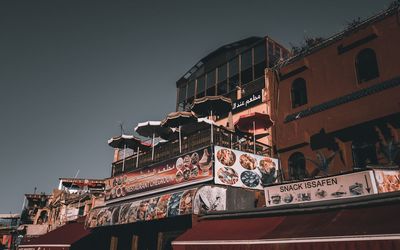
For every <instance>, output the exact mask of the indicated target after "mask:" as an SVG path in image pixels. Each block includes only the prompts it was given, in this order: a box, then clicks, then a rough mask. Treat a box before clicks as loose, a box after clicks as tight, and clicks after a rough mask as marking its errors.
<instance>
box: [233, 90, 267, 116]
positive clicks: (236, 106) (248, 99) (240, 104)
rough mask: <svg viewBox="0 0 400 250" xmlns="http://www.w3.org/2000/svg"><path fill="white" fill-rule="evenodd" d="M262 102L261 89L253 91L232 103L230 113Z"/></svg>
mask: <svg viewBox="0 0 400 250" xmlns="http://www.w3.org/2000/svg"><path fill="white" fill-rule="evenodd" d="M260 103H262V90H260V91H257V92H255V93H254V94H252V95H248V96H245V97H243V98H240V99H239V100H237V101H235V102H233V103H232V113H234V114H235V113H238V112H240V111H243V110H245V109H248V108H251V107H254V106H256V105H258V104H260Z"/></svg>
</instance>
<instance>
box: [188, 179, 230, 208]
mask: <svg viewBox="0 0 400 250" xmlns="http://www.w3.org/2000/svg"><path fill="white" fill-rule="evenodd" d="M224 210H226V188H225V187H219V186H203V187H201V188H199V189H198V190H197V192H196V196H195V198H194V208H193V213H194V214H205V213H208V212H211V211H224Z"/></svg>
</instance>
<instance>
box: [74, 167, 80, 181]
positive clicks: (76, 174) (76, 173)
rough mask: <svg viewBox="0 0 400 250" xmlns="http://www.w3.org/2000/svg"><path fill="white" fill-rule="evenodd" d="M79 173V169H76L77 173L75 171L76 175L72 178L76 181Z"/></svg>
mask: <svg viewBox="0 0 400 250" xmlns="http://www.w3.org/2000/svg"><path fill="white" fill-rule="evenodd" d="M79 171H80V169H78V171H76V174H75V176H74V179H76V177H78V174H79Z"/></svg>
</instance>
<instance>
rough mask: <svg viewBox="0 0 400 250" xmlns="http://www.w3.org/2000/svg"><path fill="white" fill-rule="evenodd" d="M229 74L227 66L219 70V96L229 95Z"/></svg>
mask: <svg viewBox="0 0 400 250" xmlns="http://www.w3.org/2000/svg"><path fill="white" fill-rule="evenodd" d="M227 73H228V72H227V70H226V64H224V65H222V66H221V67H219V68H218V83H217V95H224V94H226V93H228V81H227Z"/></svg>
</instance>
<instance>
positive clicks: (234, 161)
mask: <svg viewBox="0 0 400 250" xmlns="http://www.w3.org/2000/svg"><path fill="white" fill-rule="evenodd" d="M214 156H215V159H214V161H215V167H214V172H215V173H214V176H215V177H214V182H215V184H221V185H227V186H233V187H241V188H249V189H257V190H263V186H266V185H269V184H272V183H276V181H277V176H278V159H274V158H270V157H265V156H261V155H255V154H251V153H247V152H242V151H239V150H234V149H229V148H224V147H220V146H215V147H214Z"/></svg>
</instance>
